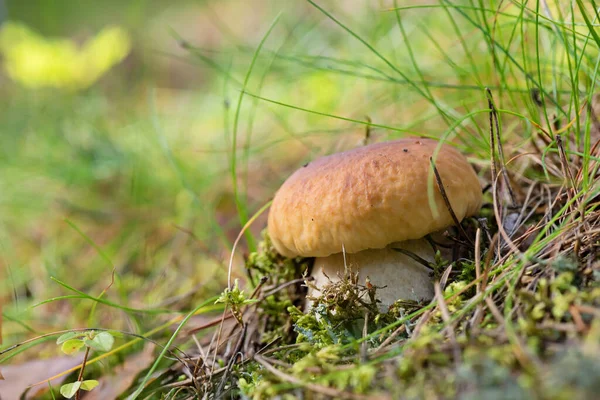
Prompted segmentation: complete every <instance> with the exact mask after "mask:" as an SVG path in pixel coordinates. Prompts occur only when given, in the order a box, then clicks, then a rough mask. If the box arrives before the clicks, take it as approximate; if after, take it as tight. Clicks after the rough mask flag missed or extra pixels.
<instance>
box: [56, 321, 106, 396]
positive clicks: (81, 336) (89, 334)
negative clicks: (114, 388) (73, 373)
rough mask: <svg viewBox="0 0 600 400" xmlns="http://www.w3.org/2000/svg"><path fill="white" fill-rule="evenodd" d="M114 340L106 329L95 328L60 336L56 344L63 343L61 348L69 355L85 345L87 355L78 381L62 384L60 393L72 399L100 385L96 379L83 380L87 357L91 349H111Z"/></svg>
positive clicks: (104, 350)
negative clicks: (101, 330)
mask: <svg viewBox="0 0 600 400" xmlns="http://www.w3.org/2000/svg"><path fill="white" fill-rule="evenodd" d="M114 342H115V338H114V337H113V335H112V334H111V333H109V332H105V331H104V332H98V331H94V330H89V331H83V332H68V333H65V334H64V335H62V336H60V337H59V338H58V339H57V340H56V344H60V345H62V346H61V350H62V352H63V353H65V354H67V355H71V354H75V353H76V352H78V351H79V350H81V348H82V347H85V356H84V358H83V363H82V366H81V371H80V373H79V377H78V378H77V381H75V382H72V383H67V384H64V385H62V386H61V387H60V394H62V395H63V396H64V397H66V398H67V399H70V398H71V397H73V396H75V395H76V396H77V397H76V398H77V399H79V391H80V390H86V391H90V390H92V389H94V388H95V387H96V386H98V381H96V380H93V379H88V380H83V371H84V369H85V364H86V361H87V358H88V356H89V354H90V351H91V350H97V351H103V352H107V351H110V349H111V348H112V346H113V344H114Z"/></svg>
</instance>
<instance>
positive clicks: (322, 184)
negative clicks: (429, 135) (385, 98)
mask: <svg viewBox="0 0 600 400" xmlns="http://www.w3.org/2000/svg"><path fill="white" fill-rule="evenodd" d="M438 145H439V142H437V141H435V140H432V139H423V138H407V139H399V140H394V141H390V142H384V143H376V144H372V145H368V146H363V147H359V148H355V149H353V150H349V151H345V152H342V153H337V154H332V155H329V156H325V157H322V158H319V159H317V160H315V161H313V162H310V163H309V164H307V165H305V166H304V167H303V168H300V169H299V170H297V171H296V172H295V173H294V174H292V176H290V177H289V178H288V179H287V180H286V181H285V182H284V183H283V185H282V186H281V188H280V189H279V190H278V192H277V194H276V195H275V198H274V200H273V203H272V205H271V210H270V212H269V220H268V232H269V236H270V237H271V240H272V242H273V245H274V246H275V249H276V250H277V251H278V252H279V253H281V254H282V255H284V256H287V257H296V256H303V257H316V260H315V265H314V268H313V273H312V275H313V277H314V278H315V285H316V286H317V287H322V285H324V284H325V283H326V282H327V281H328V278H329V279H331V280H332V281H335V280H339V279H340V276H343V272H344V268H345V265H344V257H343V255H342V250H344V251H345V252H346V263H347V265H348V266H350V267H351V268H352V269H353V270H355V271H357V272H358V273H359V280H360V281H362V282H364V281H365V278H366V277H367V276H368V277H369V278H370V281H371V283H372V284H373V285H376V286H378V287H382V288H381V289H378V290H377V298H378V299H379V300H380V301H381V304H380V308H382V309H384V308H385V307H387V306H389V305H391V304H393V303H394V302H395V301H396V300H397V299H404V300H417V301H418V300H429V299H431V298H432V297H433V294H434V293H433V284H432V282H431V278H430V270H429V268H427V267H426V266H424V265H423V264H422V263H420V262H418V261H416V260H415V259H414V258H413V257H410V256H409V255H407V254H406V252H404V253H402V252H398V251H395V250H394V248H401V249H405V250H407V251H408V252H411V253H413V254H416V255H417V256H419V257H420V258H422V259H424V260H427V261H430V262H431V261H433V259H434V256H435V253H434V250H433V247H432V246H431V244H430V243H429V242H428V241H427V240H426V239H425V238H424V237H425V236H426V235H428V234H431V233H433V232H438V231H440V230H442V229H445V228H447V227H449V226H451V225H453V224H454V222H453V219H452V216H451V214H450V212H449V210H448V207H447V206H446V204H445V202H444V198H443V197H442V194H441V192H440V190H439V187H438V185H437V182H436V181H435V178H434V177H433V174H432V164H431V158H432V159H433V162H434V165H435V168H436V169H437V171H438V172H439V174H440V178H441V182H442V185H443V187H444V190H445V194H446V197H447V199H448V200H449V203H450V205H451V208H452V210H453V212H454V214H455V215H456V217H457V219H458V220H459V221H461V220H462V219H463V218H465V217H468V216H472V215H474V214H475V213H476V212H477V211H478V210H479V208H480V206H481V201H482V194H481V186H480V184H479V181H478V179H477V175H476V174H475V171H474V170H473V168H472V167H471V166H470V165H469V163H468V162H467V160H466V158H465V157H464V156H463V155H462V154H461V153H459V152H458V151H457V150H456V149H454V148H453V147H452V146H450V145H448V144H442V145H441V146H440V147H439V151H436V148H437V147H438Z"/></svg>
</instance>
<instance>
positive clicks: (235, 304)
mask: <svg viewBox="0 0 600 400" xmlns="http://www.w3.org/2000/svg"><path fill="white" fill-rule="evenodd" d="M257 301H258V300H256V299H248V298H246V295H245V294H244V291H243V290H240V288H239V283H238V280H237V279H236V280H235V282H234V284H233V288H231V289H230V288H225V290H223V292H222V293H221V295H220V296H219V298H218V299H217V300H216V301H215V304H218V303H224V304H225V305H227V306H228V307H229V308H230V309H231V314H233V317H234V318H235V319H236V320H237V321H238V322H239V323H240V324H241V323H242V307H244V306H245V305H248V304H253V303H256V302H257Z"/></svg>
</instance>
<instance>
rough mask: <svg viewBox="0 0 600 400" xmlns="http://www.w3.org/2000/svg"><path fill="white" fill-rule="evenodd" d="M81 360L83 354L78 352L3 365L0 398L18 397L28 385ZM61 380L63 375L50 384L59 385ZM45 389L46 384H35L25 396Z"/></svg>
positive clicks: (32, 396)
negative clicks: (70, 354) (74, 354)
mask: <svg viewBox="0 0 600 400" xmlns="http://www.w3.org/2000/svg"><path fill="white" fill-rule="evenodd" d="M82 360H83V354H78V355H77V356H75V357H68V356H63V357H55V358H49V359H45V360H35V361H29V362H25V363H22V364H16V365H6V366H3V367H2V371H3V374H4V378H3V380H0V399H2V400H11V399H19V398H20V396H21V395H22V394H23V392H25V391H26V390H27V388H28V387H29V385H31V384H34V383H36V382H39V381H43V380H44V379H48V378H49V377H51V376H54V375H56V374H58V373H60V372H62V371H65V370H67V369H69V368H73V367H74V366H76V365H78V364H80V363H81V361H82ZM63 380H64V377H62V378H60V379H55V380H53V381H52V384H53V385H59V384H60V383H61V382H62V381H63ZM47 390H48V386H47V385H40V386H36V387H34V388H32V389H31V390H29V392H27V395H26V396H25V398H26V399H32V398H34V397H35V396H36V395H37V394H38V393H39V392H40V391H47Z"/></svg>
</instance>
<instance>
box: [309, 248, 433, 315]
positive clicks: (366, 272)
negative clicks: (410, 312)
mask: <svg viewBox="0 0 600 400" xmlns="http://www.w3.org/2000/svg"><path fill="white" fill-rule="evenodd" d="M394 248H401V249H404V250H407V251H409V252H411V253H413V254H415V255H417V256H419V257H420V258H422V259H424V260H426V261H428V262H432V261H433V260H434V257H435V253H434V251H433V248H432V246H431V244H430V243H429V242H428V241H427V240H426V239H418V240H407V241H404V242H398V243H392V244H390V245H389V246H388V247H386V248H383V249H368V250H363V251H360V252H358V253H354V254H346V265H347V267H348V268H350V270H351V271H353V272H358V274H359V276H358V279H359V281H358V282H359V283H360V284H365V280H366V278H367V277H369V279H370V282H371V284H372V285H375V286H377V287H378V289H377V292H376V294H377V295H376V297H377V299H378V300H380V301H381V303H380V304H379V309H380V310H381V311H387V309H388V307H389V306H390V305H392V304H393V303H394V302H395V301H396V300H398V299H403V300H416V301H420V300H431V299H432V298H433V296H434V292H433V283H432V279H431V277H430V272H431V269H430V268H427V267H426V266H424V265H423V264H422V263H420V262H418V261H416V260H415V259H414V258H412V257H410V256H408V255H406V254H403V253H401V252H398V251H396V250H394ZM344 268H345V267H344V255H343V254H342V253H337V254H332V255H331V256H328V257H319V258H317V259H316V260H315V265H314V267H313V273H312V276H313V277H314V279H315V280H314V284H315V286H316V287H317V288H322V287H324V286H325V285H327V284H329V283H330V282H337V281H339V280H340V279H341V278H343V277H344ZM319 294H320V291H317V290H310V291H309V295H310V296H313V297H316V296H318V295H319ZM365 300H366V301H369V300H368V298H366V299H365Z"/></svg>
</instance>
